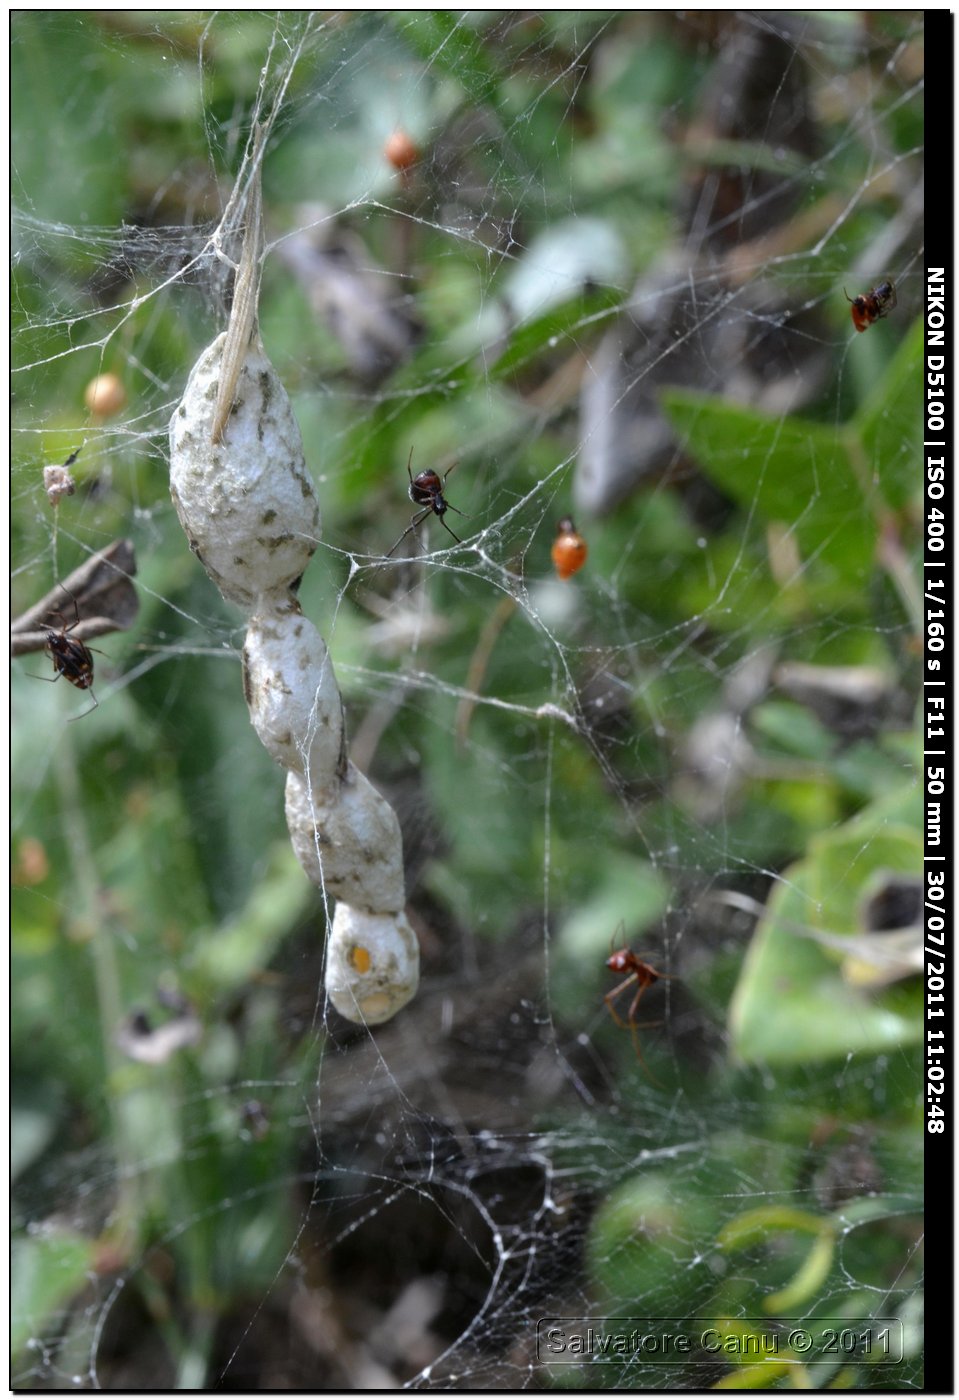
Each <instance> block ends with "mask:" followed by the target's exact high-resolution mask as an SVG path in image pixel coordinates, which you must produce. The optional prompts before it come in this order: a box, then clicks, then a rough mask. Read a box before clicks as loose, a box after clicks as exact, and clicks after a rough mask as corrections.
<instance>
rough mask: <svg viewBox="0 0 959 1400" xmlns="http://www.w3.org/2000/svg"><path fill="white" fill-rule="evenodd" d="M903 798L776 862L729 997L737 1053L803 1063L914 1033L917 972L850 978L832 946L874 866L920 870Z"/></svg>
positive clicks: (851, 919) (900, 1040) (854, 928)
mask: <svg viewBox="0 0 959 1400" xmlns="http://www.w3.org/2000/svg"><path fill="white" fill-rule="evenodd" d="M911 805H912V801H911V795H910V797H907V798H906V799H901V798H899V799H897V801H896V802H885V803H876V804H874V805H873V806H872V807H870V808H867V809H866V811H865V812H863V813H861V814H860V815H859V816H858V817H856V818H855V819H854V820H852V821H850V822H847V823H846V824H845V825H844V826H842V827H840V828H839V829H838V830H837V831H835V832H832V833H830V834H828V835H826V836H824V837H821V838H820V839H818V840H816V841H814V842H812V843H810V848H809V855H808V856H807V858H806V859H805V860H801V861H799V862H797V863H796V864H795V865H793V866H790V868H789V869H788V870H787V871H785V873H784V875H783V878H782V881H781V883H780V884H778V885H777V887H776V889H775V890H774V892H773V894H772V896H771V897H770V899H769V903H768V905H767V908H766V911H765V914H764V915H763V917H762V919H761V920H760V922H759V924H758V925H757V927H756V930H755V932H754V934H753V940H752V944H751V946H750V949H749V952H748V954H747V956H746V960H745V962H744V964H743V969H742V973H741V975H740V980H739V984H738V986H737V988H736V991H735V994H734V996H733V1000H732V1004H731V1007H730V1018H729V1023H730V1033H731V1037H732V1046H733V1051H734V1053H735V1055H736V1057H737V1058H738V1059H739V1060H740V1061H743V1062H745V1063H749V1064H757V1063H767V1064H773V1063H779V1064H784V1063H808V1062H811V1061H818V1060H823V1059H828V1058H832V1057H834V1056H838V1055H846V1054H849V1053H852V1052H855V1051H867V1052H872V1053H879V1052H881V1051H888V1050H891V1049H895V1048H897V1047H900V1046H903V1045H906V1044H909V1043H914V1042H916V1041H917V1040H919V1038H920V1037H921V1035H922V1002H921V990H922V989H921V987H920V985H919V984H918V982H916V981H915V980H910V981H909V982H906V983H899V984H897V985H895V986H892V987H887V988H885V989H884V990H882V991H880V992H875V991H872V990H866V989H864V988H863V987H862V986H859V985H856V984H855V978H854V977H853V975H852V969H853V968H854V967H855V965H856V964H855V959H854V958H846V959H844V958H843V953H842V949H841V948H840V949H836V947H835V946H834V945H835V941H836V939H837V937H839V938H840V939H841V937H842V936H843V935H844V934H848V935H849V937H850V951H851V952H854V951H855V944H854V943H853V936H854V935H860V937H861V930H860V929H859V928H858V916H859V906H860V902H861V900H862V898H863V895H864V892H866V891H867V890H868V887H869V884H870V883H871V882H872V881H874V880H875V879H876V878H877V877H878V876H879V875H880V874H881V873H882V872H886V871H894V872H898V873H902V874H907V875H914V874H917V873H918V872H919V871H920V870H921V857H922V845H921V840H920V836H919V826H918V823H916V824H913V822H911V821H910V820H909V815H910V809H911ZM897 817H898V820H896V818H897ZM903 818H905V820H903ZM818 933H821V934H822V935H823V941H822V942H817V938H816V936H817V934H818ZM856 941H857V942H858V941H859V939H857V940H856Z"/></svg>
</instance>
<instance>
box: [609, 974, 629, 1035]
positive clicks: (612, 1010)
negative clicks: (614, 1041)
mask: <svg viewBox="0 0 959 1400" xmlns="http://www.w3.org/2000/svg"><path fill="white" fill-rule="evenodd" d="M635 981H636V973H635V972H631V973H630V974H629V976H628V977H627V978H626V980H625V982H620V984H619V986H618V987H614V988H613V990H612V991H611V992H607V993H606V995H605V996H604V997H603V1001H605V1003H606V1005H607V1006H608V1007H609V1014H610V1015H611V1016H612V1018H613V1020H614V1021H615V1022H616V1024H617V1026H622V1028H623V1030H624V1031H625V1030H628V1028H629V1027H628V1023H627V1022H626V1021H624V1020H623V1019H622V1017H621V1016H620V1014H619V1012H618V1011H617V1010H616V1007H615V1006H614V1005H613V1003H614V1002H615V1001H616V1000H617V999H618V998H619V997H621V996H622V994H623V992H625V990H626V988H627V987H631V986H632V985H633V983H634V982H635Z"/></svg>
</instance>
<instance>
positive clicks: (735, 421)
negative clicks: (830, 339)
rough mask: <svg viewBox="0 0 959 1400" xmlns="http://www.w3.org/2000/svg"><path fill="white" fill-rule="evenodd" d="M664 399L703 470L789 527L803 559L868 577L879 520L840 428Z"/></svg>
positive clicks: (749, 506)
mask: <svg viewBox="0 0 959 1400" xmlns="http://www.w3.org/2000/svg"><path fill="white" fill-rule="evenodd" d="M662 403H663V407H664V408H665V410H666V412H667V414H668V415H669V417H670V419H671V420H672V422H673V424H674V426H675V428H676V430H677V432H678V433H679V434H680V435H681V438H682V442H683V446H684V448H685V449H686V450H687V451H688V452H689V453H690V455H691V456H693V457H695V459H696V461H697V462H698V464H699V465H700V467H701V468H702V470H703V471H704V472H705V473H706V475H707V476H708V477H710V478H711V479H712V480H713V481H714V482H715V483H716V485H717V486H719V487H721V488H722V490H723V491H725V492H726V494H727V495H729V496H731V497H732V499H733V500H735V501H737V502H738V503H739V504H740V505H741V506H743V508H744V509H746V510H749V511H754V512H755V513H756V514H757V515H758V516H759V518H760V519H761V520H762V521H763V522H764V523H766V524H769V523H772V522H777V523H785V524H786V525H787V526H789V527H790V528H791V529H793V530H794V531H795V535H796V538H797V540H798V541H799V545H800V549H801V551H802V555H803V559H804V561H808V560H810V559H813V558H815V559H817V560H818V561H819V562H820V564H825V565H828V566H829V567H830V568H831V569H832V570H833V571H834V572H835V573H836V574H837V575H839V576H841V577H842V578H843V579H845V580H859V581H861V580H862V579H863V578H864V577H865V576H866V574H867V573H868V571H869V569H870V566H871V563H872V558H873V553H874V549H875V542H876V523H875V520H874V519H873V518H872V516H871V515H870V513H869V512H868V510H867V509H866V508H865V496H864V489H863V485H862V482H861V480H860V479H859V477H858V476H857V474H856V471H855V469H854V466H853V461H852V454H851V451H850V444H849V442H848V440H847V438H846V437H845V436H844V435H843V434H841V433H837V432H836V430H835V428H832V427H824V426H823V425H822V424H820V423H807V422H804V421H803V420H802V419H800V418H767V417H766V416H765V415H763V414H761V413H757V412H756V411H755V410H754V409H751V408H742V407H740V406H739V405H738V404H730V403H725V402H724V401H723V400H722V399H718V398H714V397H713V396H712V395H710V394H697V393H694V392H691V391H687V390H679V389H670V390H667V391H666V392H665V393H664V394H663V395H662Z"/></svg>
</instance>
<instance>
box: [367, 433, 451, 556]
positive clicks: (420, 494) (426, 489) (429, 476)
mask: <svg viewBox="0 0 959 1400" xmlns="http://www.w3.org/2000/svg"><path fill="white" fill-rule="evenodd" d="M412 460H413V449H412V447H411V448H410V455H409V461H408V462H407V463H406V475H407V476H408V477H409V479H410V486H409V493H410V500H411V501H412V502H413V504H414V505H417V506H422V510H419V511H417V512H416V514H415V515H414V516H413V519H412V520H411V521H410V523H409V525H407V527H406V529H405V530H404V531H403V533H402V535H400V537H399V539H398V540H397V541H396V544H395V545H394V546H393V548H392V549H391V550H390V551H389V552H388V553H387V555H386V556H385V557H386V558H387V559H389V557H390V555H391V554H392V553H393V552H394V551H395V550H397V549H398V548H399V547H400V545H401V544H402V543H403V541H404V540H405V539H406V537H407V535H408V534H409V533H410V532H411V531H412V530H415V529H416V527H417V525H421V524H422V523H423V521H424V520H425V519H426V517H427V516H428V515H429V514H431V513H432V514H433V515H435V516H438V517H439V522H440V524H441V525H442V526H443V529H444V530H445V531H446V533H447V534H449V535H453V531H452V530H451V529H450V527H449V526H448V525H447V523H446V521H445V520H444V519H443V516H444V515H445V514H446V512H447V511H448V510H452V511H456V514H457V515H462V516H463V517H464V519H465V518H466V515H465V512H464V511H461V510H457V509H456V506H451V505H450V503H449V501H448V500H447V499H446V497H445V496H444V495H443V488H444V487H445V486H446V481H447V478H448V477H449V474H450V472H451V471H452V470H453V468H454V467H456V466H458V465H459V464H458V463H457V462H454V463H453V466H452V467H450V468H449V470H448V471H447V473H446V476H444V477H442V478H440V476H439V475H438V473H437V472H434V471H433V470H432V468H428V469H427V470H426V471H424V472H419V473H418V474H417V475H416V476H414V475H413V473H412V472H411V471H410V462H412ZM453 539H454V540H455V541H456V543H457V544H462V543H463V541H462V540H461V539H460V537H459V535H453Z"/></svg>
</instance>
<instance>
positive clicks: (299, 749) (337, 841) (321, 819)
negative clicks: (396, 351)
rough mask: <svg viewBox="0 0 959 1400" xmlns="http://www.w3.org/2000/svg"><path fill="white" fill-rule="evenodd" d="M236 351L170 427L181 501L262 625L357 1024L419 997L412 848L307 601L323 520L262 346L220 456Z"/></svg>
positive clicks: (235, 596)
mask: <svg viewBox="0 0 959 1400" xmlns="http://www.w3.org/2000/svg"><path fill="white" fill-rule="evenodd" d="M224 340H225V336H222V335H221V336H219V337H218V339H216V340H215V341H214V342H213V344H212V345H210V346H208V347H207V349H206V350H204V352H203V353H202V354H201V356H200V358H199V359H198V360H197V363H196V365H195V366H194V368H193V372H192V374H191V375H190V380H189V383H188V384H187V387H186V391H185V393H184V395H183V399H182V401H181V403H180V405H179V407H178V408H177V409H176V411H175V413H174V415H173V421H172V423H171V425H170V490H171V494H172V496H173V502H174V505H175V506H176V511H177V514H178V515H179V517H180V523H181V525H182V526H183V528H184V530H185V531H186V534H187V538H188V539H189V541H190V548H191V549H192V550H193V552H194V553H195V554H196V556H197V558H198V559H199V560H200V562H201V563H202V565H203V567H204V568H205V569H206V571H207V573H208V574H209V576H210V578H211V579H212V580H213V582H214V583H215V584H216V586H217V588H219V590H220V592H221V593H222V594H223V596H224V598H226V599H228V600H229V601H230V602H231V603H236V604H237V605H238V606H239V607H241V608H242V609H243V610H244V612H245V613H246V615H247V617H248V619H249V624H248V630H247V634H246V642H245V644H244V648H243V664H244V690H245V693H246V700H247V704H248V706H249V709H250V717H251V720H252V723H253V726H254V728H255V729H256V732H257V734H258V736H259V738H260V741H261V742H262V743H263V745H264V747H265V748H266V749H267V750H268V751H269V753H270V754H271V755H272V756H273V758H274V759H275V760H276V762H277V763H279V764H281V765H282V767H284V768H285V769H287V781H286V820H287V826H288V827H289V831H290V837H291V840H292V843H293V849H294V851H295V853H296V855H297V858H298V859H299V861H300V864H301V865H302V866H303V868H304V870H305V871H306V873H307V875H308V877H309V878H310V880H311V881H312V882H313V884H315V885H316V886H317V887H318V888H319V889H321V890H322V891H324V892H325V893H326V894H327V895H328V896H332V897H333V898H334V899H336V901H337V905H336V911H335V914H334V916H333V922H332V926H331V929H330V935H329V940H328V944H327V959H326V991H327V994H328V996H329V999H330V1001H331V1002H332V1003H333V1005H334V1006H335V1007H336V1009H337V1011H339V1012H340V1013H341V1014H342V1015H344V1016H346V1017H347V1018H348V1019H349V1020H351V1021H355V1022H357V1023H361V1024H362V1023H366V1024H369V1025H376V1024H378V1023H380V1022H383V1021H388V1020H389V1019H390V1017H392V1016H394V1015H395V1014H396V1012H397V1011H399V1010H400V1008H401V1007H403V1006H405V1005H406V1003H407V1002H408V1001H409V1000H410V999H411V997H413V995H414V994H415V992H416V988H417V984H418V981H419V948H418V945H417V941H416V937H415V935H414V933H413V930H412V929H411V928H410V925H409V923H408V921H407V919H406V916H405V914H404V912H403V909H404V905H405V902H406V899H405V889H404V881H403V847H402V839H401V836H400V829H399V823H398V822H397V819H396V814H395V813H394V811H393V809H392V807H390V805H389V803H388V802H386V800H385V799H384V798H383V797H381V796H380V794H379V793H378V792H377V791H376V789H375V788H374V787H373V786H372V784H371V783H370V782H368V781H367V779H366V778H365V777H364V776H363V774H362V773H360V772H359V770H358V769H356V768H355V767H354V766H353V764H352V763H351V762H350V761H349V758H348V756H347V751H346V736H345V729H344V718H343V705H342V702H341V700H340V693H339V689H338V687H337V684H336V678H335V676H334V674H333V667H332V664H331V662H330V657H329V653H328V651H327V648H326V644H325V643H324V641H323V639H322V637H321V636H320V634H319V632H318V631H317V629H316V628H315V627H314V626H313V624H312V623H311V622H310V621H309V619H308V618H306V617H304V616H303V614H302V612H301V611H300V606H299V604H298V602H297V600H296V596H295V594H294V592H293V589H294V587H295V586H296V585H297V583H298V581H299V579H300V577H301V575H302V574H303V571H304V569H305V568H306V566H307V564H308V563H309V561H310V557H311V555H312V554H313V551H314V549H315V548H316V544H317V541H318V539H319V532H320V511H319V505H318V502H317V499H316V493H315V491H314V489H313V482H312V480H311V478H310V475H309V473H308V471H307V468H306V463H305V460H304V457H303V444H302V440H301V438H300V430H299V427H298V425H297V422H296V419H295V417H294V415H293V409H292V405H291V404H290V400H289V398H288V397H287V394H286V390H285V389H284V388H283V385H282V383H281V382H280V379H279V377H278V376H277V374H276V371H275V370H274V368H273V366H272V364H271V363H270V361H269V360H268V359H267V357H266V355H265V354H264V353H263V349H262V346H260V345H259V344H258V343H254V345H253V346H251V348H250V350H249V352H248V353H247V356H246V359H245V361H244V364H243V368H242V370H241V373H240V376H239V379H238V382H237V386H236V391H235V399H234V404H233V410H232V412H231V414H230V416H229V418H228V420H227V423H226V428H225V431H224V432H223V434H222V440H221V441H220V442H217V443H215V442H214V441H213V436H214V434H213V424H214V414H215V404H216V397H217V387H218V383H219V378H220V370H221V362H222V357H223V343H224Z"/></svg>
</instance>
